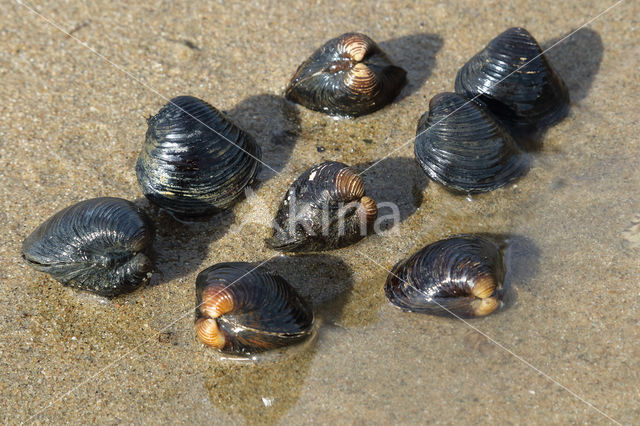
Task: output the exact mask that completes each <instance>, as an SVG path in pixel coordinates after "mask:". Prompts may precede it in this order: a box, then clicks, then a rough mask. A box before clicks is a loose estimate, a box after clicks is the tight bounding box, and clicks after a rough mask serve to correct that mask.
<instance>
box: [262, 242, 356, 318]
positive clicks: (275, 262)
mask: <svg viewBox="0 0 640 426" xmlns="http://www.w3.org/2000/svg"><path fill="white" fill-rule="evenodd" d="M264 268H265V269H267V270H269V271H272V272H276V273H278V274H279V275H280V276H281V277H283V278H284V279H286V280H287V281H288V282H289V284H291V285H292V286H293V287H294V288H295V289H296V290H297V291H298V293H299V294H300V295H301V296H302V297H304V298H305V299H306V300H308V301H309V302H310V303H311V306H312V307H313V310H314V313H315V314H316V316H319V317H320V318H322V319H324V320H326V321H324V322H329V323H333V322H336V321H338V320H339V319H340V318H341V316H342V311H343V308H344V305H345V303H346V302H347V299H348V297H349V293H350V291H351V289H352V288H353V273H352V271H351V268H350V267H349V266H348V265H347V264H346V263H344V262H343V261H342V260H341V259H340V258H339V257H336V256H330V255H326V254H310V255H302V256H277V257H275V258H273V259H271V260H270V261H269V262H267V263H266V264H265V265H264Z"/></svg>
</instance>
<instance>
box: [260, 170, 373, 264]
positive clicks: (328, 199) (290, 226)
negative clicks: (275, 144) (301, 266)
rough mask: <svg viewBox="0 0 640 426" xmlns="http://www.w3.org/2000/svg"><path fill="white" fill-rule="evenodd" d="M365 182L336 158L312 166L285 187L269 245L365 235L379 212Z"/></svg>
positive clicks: (310, 247)
mask: <svg viewBox="0 0 640 426" xmlns="http://www.w3.org/2000/svg"><path fill="white" fill-rule="evenodd" d="M364 192H365V191H364V182H363V181H362V178H361V177H360V176H358V175H357V174H356V173H354V172H353V171H352V170H351V169H349V166H347V165H346V164H343V163H339V162H336V161H327V162H324V163H322V164H318V165H315V166H313V167H311V168H310V169H308V170H307V171H305V172H304V173H302V174H301V175H300V177H298V179H296V181H295V182H293V184H292V185H291V186H290V187H289V190H288V191H287V193H286V195H285V197H284V200H282V203H281V204H280V207H279V208H278V212H277V213H276V217H275V220H274V224H273V235H272V236H271V238H269V239H267V240H266V243H267V246H269V247H271V248H273V249H276V250H280V251H285V252H309V251H320V250H330V249H335V248H340V247H345V246H347V245H349V244H353V243H355V242H356V241H359V240H360V239H362V238H364V237H365V236H366V235H367V233H368V231H369V230H370V227H371V225H372V224H373V222H374V221H375V219H376V217H377V215H378V208H377V206H376V202H375V201H374V200H373V199H371V198H369V197H367V196H365V195H364Z"/></svg>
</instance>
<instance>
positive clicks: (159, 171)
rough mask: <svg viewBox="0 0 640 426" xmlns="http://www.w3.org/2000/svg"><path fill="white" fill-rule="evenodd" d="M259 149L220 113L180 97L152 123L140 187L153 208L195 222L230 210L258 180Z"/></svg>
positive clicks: (142, 154) (140, 160)
mask: <svg viewBox="0 0 640 426" xmlns="http://www.w3.org/2000/svg"><path fill="white" fill-rule="evenodd" d="M260 155H261V154H260V148H259V146H258V145H257V144H256V143H255V141H254V139H253V137H251V136H250V135H249V134H248V133H245V132H244V131H243V130H241V129H240V128H238V127H236V126H235V125H234V124H233V123H231V122H230V121H229V120H227V118H226V117H224V116H223V115H222V114H221V113H220V112H219V111H218V110H217V109H215V108H214V107H212V106H211V105H209V104H208V103H206V102H204V101H202V100H200V99H197V98H194V97H192V96H180V97H177V98H174V99H172V100H171V101H169V103H167V104H166V105H165V106H164V107H163V108H162V109H161V110H160V112H158V114H156V115H155V116H153V117H151V118H150V119H149V129H148V130H147V136H146V140H145V143H144V146H143V148H142V151H141V152H140V156H139V157H138V162H137V164H136V175H137V177H138V184H139V185H140V188H141V189H142V192H143V193H144V195H145V196H146V197H147V198H148V199H149V200H150V201H151V202H153V203H154V204H157V205H158V206H160V207H162V208H164V209H166V210H169V211H171V212H173V213H176V214H177V215H179V216H186V217H194V216H202V215H208V214H213V213H216V212H218V211H220V210H224V209H227V208H229V207H230V206H231V205H232V204H233V203H234V202H235V201H236V199H237V198H238V197H240V196H241V195H242V194H243V191H244V188H245V187H246V186H247V185H249V184H251V182H252V181H253V180H254V179H255V177H256V175H257V173H258V171H259V166H260V164H259V163H260Z"/></svg>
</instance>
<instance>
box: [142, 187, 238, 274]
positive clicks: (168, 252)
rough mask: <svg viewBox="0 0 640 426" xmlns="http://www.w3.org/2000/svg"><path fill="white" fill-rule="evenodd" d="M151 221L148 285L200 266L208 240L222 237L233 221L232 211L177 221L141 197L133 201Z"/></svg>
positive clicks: (208, 244)
mask: <svg viewBox="0 0 640 426" xmlns="http://www.w3.org/2000/svg"><path fill="white" fill-rule="evenodd" d="M134 203H135V204H136V205H137V206H140V207H141V208H142V209H143V210H144V211H145V213H147V215H148V216H149V218H150V219H151V221H152V222H153V226H154V228H155V238H154V240H153V244H152V247H153V249H152V258H153V261H154V268H153V276H152V277H151V279H150V281H149V284H148V285H149V286H155V285H160V284H164V283H167V282H169V281H172V280H175V279H177V278H180V277H183V276H185V275H188V274H189V273H191V272H193V271H196V270H198V269H202V262H203V261H204V259H205V258H206V257H207V255H208V254H209V247H210V245H211V243H213V242H214V241H216V240H218V239H220V238H222V237H223V236H224V235H225V234H226V233H227V231H228V229H229V227H230V226H231V224H232V223H233V222H234V214H233V211H232V210H227V211H225V212H222V213H218V214H216V215H212V216H205V217H201V218H197V219H193V220H191V221H183V220H178V219H176V218H175V217H174V216H172V215H171V214H169V213H168V212H167V211H165V210H163V209H160V208H159V207H157V206H155V205H153V204H151V203H150V202H149V201H148V200H147V199H145V198H139V199H136V200H135V201H134Z"/></svg>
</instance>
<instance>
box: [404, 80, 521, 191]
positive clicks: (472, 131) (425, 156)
mask: <svg viewBox="0 0 640 426" xmlns="http://www.w3.org/2000/svg"><path fill="white" fill-rule="evenodd" d="M414 153H415V156H416V161H417V162H418V164H419V165H420V167H422V170H424V172H425V173H426V174H427V175H428V176H429V177H430V178H431V179H433V180H435V181H436V182H439V183H441V184H442V185H444V186H446V187H447V188H448V189H450V190H453V191H454V192H465V193H477V192H488V191H492V190H494V189H497V188H500V187H501V186H504V185H506V184H507V183H509V182H511V181H513V180H515V179H517V178H519V177H520V176H522V175H523V174H525V173H526V172H527V170H528V169H529V157H528V155H527V154H526V153H525V152H523V151H522V150H521V149H520V148H519V147H518V145H517V144H516V142H515V141H514V139H513V137H512V136H511V134H510V133H509V131H508V130H506V129H505V128H504V127H503V126H502V125H501V124H500V122H498V121H497V120H496V119H495V118H494V117H493V116H492V114H491V113H489V112H488V111H487V110H486V109H485V108H483V107H482V106H480V105H478V104H476V103H475V102H471V101H469V100H468V99H466V98H464V97H462V96H460V95H457V94H455V93H440V94H438V95H436V96H434V97H433V98H432V99H431V102H429V112H428V113H426V114H424V115H423V116H422V117H421V118H420V121H419V122H418V129H417V131H416V140H415V149H414Z"/></svg>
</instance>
